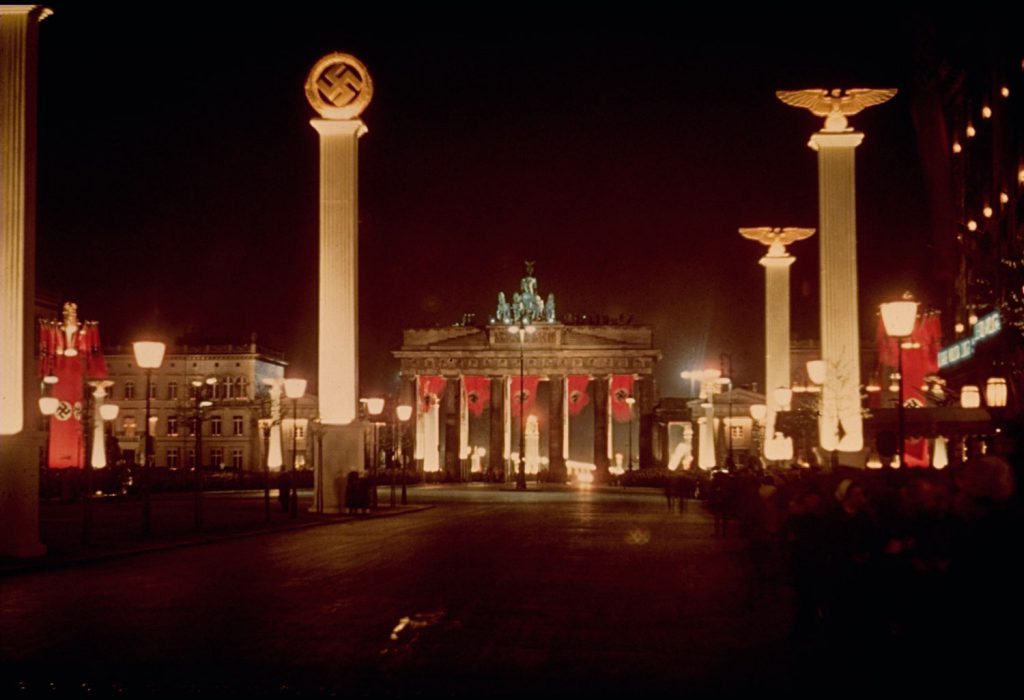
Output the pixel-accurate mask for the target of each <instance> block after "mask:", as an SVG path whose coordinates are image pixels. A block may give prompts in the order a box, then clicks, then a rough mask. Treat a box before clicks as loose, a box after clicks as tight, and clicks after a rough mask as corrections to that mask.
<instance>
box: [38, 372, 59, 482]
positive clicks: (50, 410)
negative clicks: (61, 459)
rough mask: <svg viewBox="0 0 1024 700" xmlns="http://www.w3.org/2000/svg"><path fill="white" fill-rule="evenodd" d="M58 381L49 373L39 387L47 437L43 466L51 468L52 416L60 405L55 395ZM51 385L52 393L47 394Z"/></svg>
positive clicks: (40, 407) (40, 406)
mask: <svg viewBox="0 0 1024 700" xmlns="http://www.w3.org/2000/svg"><path fill="white" fill-rule="evenodd" d="M56 383H57V377H55V376H54V375H52V374H48V375H46V376H45V377H43V381H42V384H41V385H40V387H39V391H40V394H41V395H40V397H39V412H40V413H41V414H43V417H44V419H45V420H44V423H45V425H46V438H45V442H44V446H43V466H44V467H46V468H47V469H49V467H50V416H52V415H53V414H54V413H56V412H57V409H58V408H59V407H60V399H58V398H57V397H56V396H53V395H52V393H53V388H52V387H53V385H54V384H56ZM47 386H49V387H51V388H50V394H51V395H49V396H47V394H46V387H47Z"/></svg>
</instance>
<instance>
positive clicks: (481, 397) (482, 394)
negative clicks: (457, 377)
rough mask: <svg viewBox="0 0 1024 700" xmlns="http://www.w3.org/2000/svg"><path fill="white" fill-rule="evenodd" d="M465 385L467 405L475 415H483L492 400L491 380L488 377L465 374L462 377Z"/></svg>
mask: <svg viewBox="0 0 1024 700" xmlns="http://www.w3.org/2000/svg"><path fill="white" fill-rule="evenodd" d="M462 385H463V387H465V390H466V395H465V397H464V398H465V400H466V406H467V407H468V408H469V412H470V413H472V414H473V415H474V416H482V415H483V413H484V411H485V410H486V409H487V404H488V403H490V401H491V380H490V378H488V377H480V376H474V375H468V374H467V375H465V376H464V377H463V378H462Z"/></svg>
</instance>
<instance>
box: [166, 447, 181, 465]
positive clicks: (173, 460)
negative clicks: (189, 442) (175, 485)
mask: <svg viewBox="0 0 1024 700" xmlns="http://www.w3.org/2000/svg"><path fill="white" fill-rule="evenodd" d="M167 466H168V467H170V468H171V469H177V468H178V467H180V466H181V448H180V447H170V448H168V449H167Z"/></svg>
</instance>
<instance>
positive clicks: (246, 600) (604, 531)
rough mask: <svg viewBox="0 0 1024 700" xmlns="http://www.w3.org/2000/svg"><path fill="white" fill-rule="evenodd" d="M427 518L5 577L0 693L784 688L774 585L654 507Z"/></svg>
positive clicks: (443, 491)
mask: <svg viewBox="0 0 1024 700" xmlns="http://www.w3.org/2000/svg"><path fill="white" fill-rule="evenodd" d="M412 501H413V503H432V504H434V505H435V507H434V508H432V509H429V510H423V511H419V512H415V513H409V514H406V515H402V516H399V517H393V518H386V519H380V520H368V521H356V522H349V523H339V524H336V525H328V526H324V527H316V528H310V529H302V530H296V531H291V532H283V533H278V534H270V535H262V536H258V537H250V538H243V539H237V540H231V541H226V542H220V543H215V544H209V545H205V546H199V547H190V548H186V549H176V550H170V551H164V552H154V553H149V554H144V555H139V556H135V557H130V558H126V559H121V560H116V561H107V562H103V563H98V564H95V565H91V566H84V567H76V568H73V569H69V570H64V571H51V572H44V573H37V574H23V575H18V576H12V577H7V578H5V579H0V672H2V676H0V677H2V681H3V685H0V692H3V693H4V694H5V695H6V692H7V691H8V690H9V689H12V688H13V689H18V688H28V689H29V690H38V689H39V688H40V686H44V687H46V686H48V685H49V684H50V683H54V684H56V686H57V687H58V689H63V690H65V691H75V690H81V691H83V692H84V691H85V689H87V688H88V689H91V690H94V691H100V692H103V691H111V690H121V689H124V690H127V691H135V692H137V693H139V694H143V693H145V694H151V693H152V692H153V691H156V690H159V689H171V690H173V691H175V692H179V693H180V692H185V693H186V694H187V693H189V692H197V691H209V692H210V693H211V694H213V693H220V692H223V691H225V690H232V691H240V692H249V691H262V692H267V691H278V692H281V693H282V694H296V695H305V694H309V695H317V694H332V693H335V692H337V693H338V694H342V695H349V694H355V695H357V696H359V695H371V694H373V695H386V696H387V695H391V696H408V695H413V696H416V695H435V694H437V693H442V694H449V695H475V694H479V693H483V694H487V695H511V694H518V693H519V692H520V691H524V690H536V691H539V690H541V689H548V690H570V691H580V692H591V693H595V692H596V693H598V694H600V695H603V694H604V692H603V691H607V692H613V691H614V692H630V693H635V692H641V691H664V690H671V691H672V692H673V694H676V693H677V692H679V693H682V692H684V691H703V692H707V693H712V694H722V693H731V692H733V691H734V692H736V693H740V692H743V691H744V690H746V689H748V688H751V687H763V686H764V685H765V684H769V685H774V686H776V687H779V688H784V687H785V686H786V684H787V682H788V681H787V680H786V679H787V678H788V676H789V670H790V669H789V667H788V666H787V664H788V663H790V662H791V659H790V657H789V656H787V647H786V644H785V643H784V642H785V639H786V635H787V633H788V625H789V619H790V611H791V607H792V605H791V603H792V601H791V596H789V595H788V593H787V589H785V588H784V587H780V586H772V587H770V588H769V589H768V590H767V591H766V592H765V591H762V593H764V595H763V596H762V597H761V598H760V599H759V600H757V601H754V599H753V598H754V590H753V588H752V586H751V576H750V568H749V565H748V561H747V558H746V555H745V549H744V545H743V543H742V541H741V540H738V539H730V540H724V541H723V540H720V539H713V538H712V537H711V530H712V528H711V523H710V522H709V520H708V519H707V516H706V515H705V514H704V513H703V512H702V511H701V510H700V509H699V508H696V507H693V506H691V509H690V510H689V511H688V512H687V513H685V514H683V515H679V514H672V513H668V512H667V511H666V508H665V503H664V499H663V498H661V496H660V495H658V494H657V493H653V492H640V493H626V492H575V491H560V492H553V493H552V492H545V493H532V492H531V493H527V494H522V493H516V492H509V491H504V490H498V489H496V488H493V487H462V488H454V489H447V488H430V487H426V488H418V489H415V490H413V491H412Z"/></svg>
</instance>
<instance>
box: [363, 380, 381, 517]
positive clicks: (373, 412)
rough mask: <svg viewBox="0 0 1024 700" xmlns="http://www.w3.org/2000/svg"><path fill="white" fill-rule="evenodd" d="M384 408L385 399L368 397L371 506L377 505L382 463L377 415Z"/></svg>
mask: <svg viewBox="0 0 1024 700" xmlns="http://www.w3.org/2000/svg"><path fill="white" fill-rule="evenodd" d="M383 410H384V399H366V412H367V413H368V414H370V423H371V424H372V425H373V459H371V460H370V508H371V509H375V508H376V507H377V467H378V465H379V463H380V440H379V435H378V432H377V428H378V427H379V426H380V421H378V420H377V416H379V415H380V414H381V412H383Z"/></svg>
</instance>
